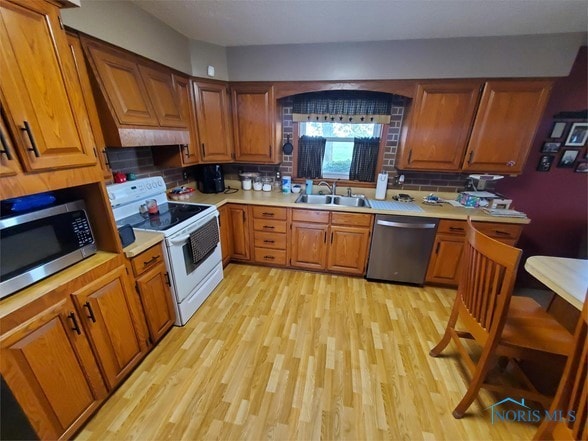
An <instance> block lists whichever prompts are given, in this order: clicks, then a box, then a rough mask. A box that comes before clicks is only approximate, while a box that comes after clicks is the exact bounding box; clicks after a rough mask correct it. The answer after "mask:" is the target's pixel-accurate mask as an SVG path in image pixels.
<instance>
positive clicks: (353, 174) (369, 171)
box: [349, 138, 380, 182]
mask: <svg viewBox="0 0 588 441" xmlns="http://www.w3.org/2000/svg"><path fill="white" fill-rule="evenodd" d="M379 149H380V138H354V139H353V155H352V157H351V167H350V168H349V179H350V180H352V181H364V182H373V181H374V180H375V179H376V164H377V162H378V150H379Z"/></svg>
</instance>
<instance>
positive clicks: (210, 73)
mask: <svg viewBox="0 0 588 441" xmlns="http://www.w3.org/2000/svg"><path fill="white" fill-rule="evenodd" d="M207 72H208V76H209V77H214V66H208V71H207Z"/></svg>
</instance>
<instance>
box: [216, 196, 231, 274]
mask: <svg viewBox="0 0 588 441" xmlns="http://www.w3.org/2000/svg"><path fill="white" fill-rule="evenodd" d="M218 213H219V216H218V223H219V226H220V241H221V250H222V255H223V265H225V266H226V265H227V264H228V263H229V260H231V255H232V254H233V240H232V238H231V223H230V218H229V212H228V209H227V206H223V207H220V208H219V209H218Z"/></svg>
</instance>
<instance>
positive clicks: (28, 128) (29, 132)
mask: <svg viewBox="0 0 588 441" xmlns="http://www.w3.org/2000/svg"><path fill="white" fill-rule="evenodd" d="M23 124H24V129H23V128H21V130H23V131H25V132H27V135H28V137H29V140H30V141H31V147H30V148H27V150H28V151H31V152H33V153H34V154H35V156H36V157H37V158H38V157H40V156H41V155H40V154H39V149H38V148H37V143H36V142H35V137H34V136H33V131H32V130H31V126H30V124H29V122H28V121H24V122H23Z"/></svg>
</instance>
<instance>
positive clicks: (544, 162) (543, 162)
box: [537, 155, 555, 172]
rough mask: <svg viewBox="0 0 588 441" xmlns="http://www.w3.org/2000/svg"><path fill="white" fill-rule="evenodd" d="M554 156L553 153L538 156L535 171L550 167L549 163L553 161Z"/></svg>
mask: <svg viewBox="0 0 588 441" xmlns="http://www.w3.org/2000/svg"><path fill="white" fill-rule="evenodd" d="M554 158H555V156H553V155H543V156H541V158H539V164H537V171H540V172H546V171H549V169H550V168H551V164H552V163H553V159H554Z"/></svg>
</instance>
